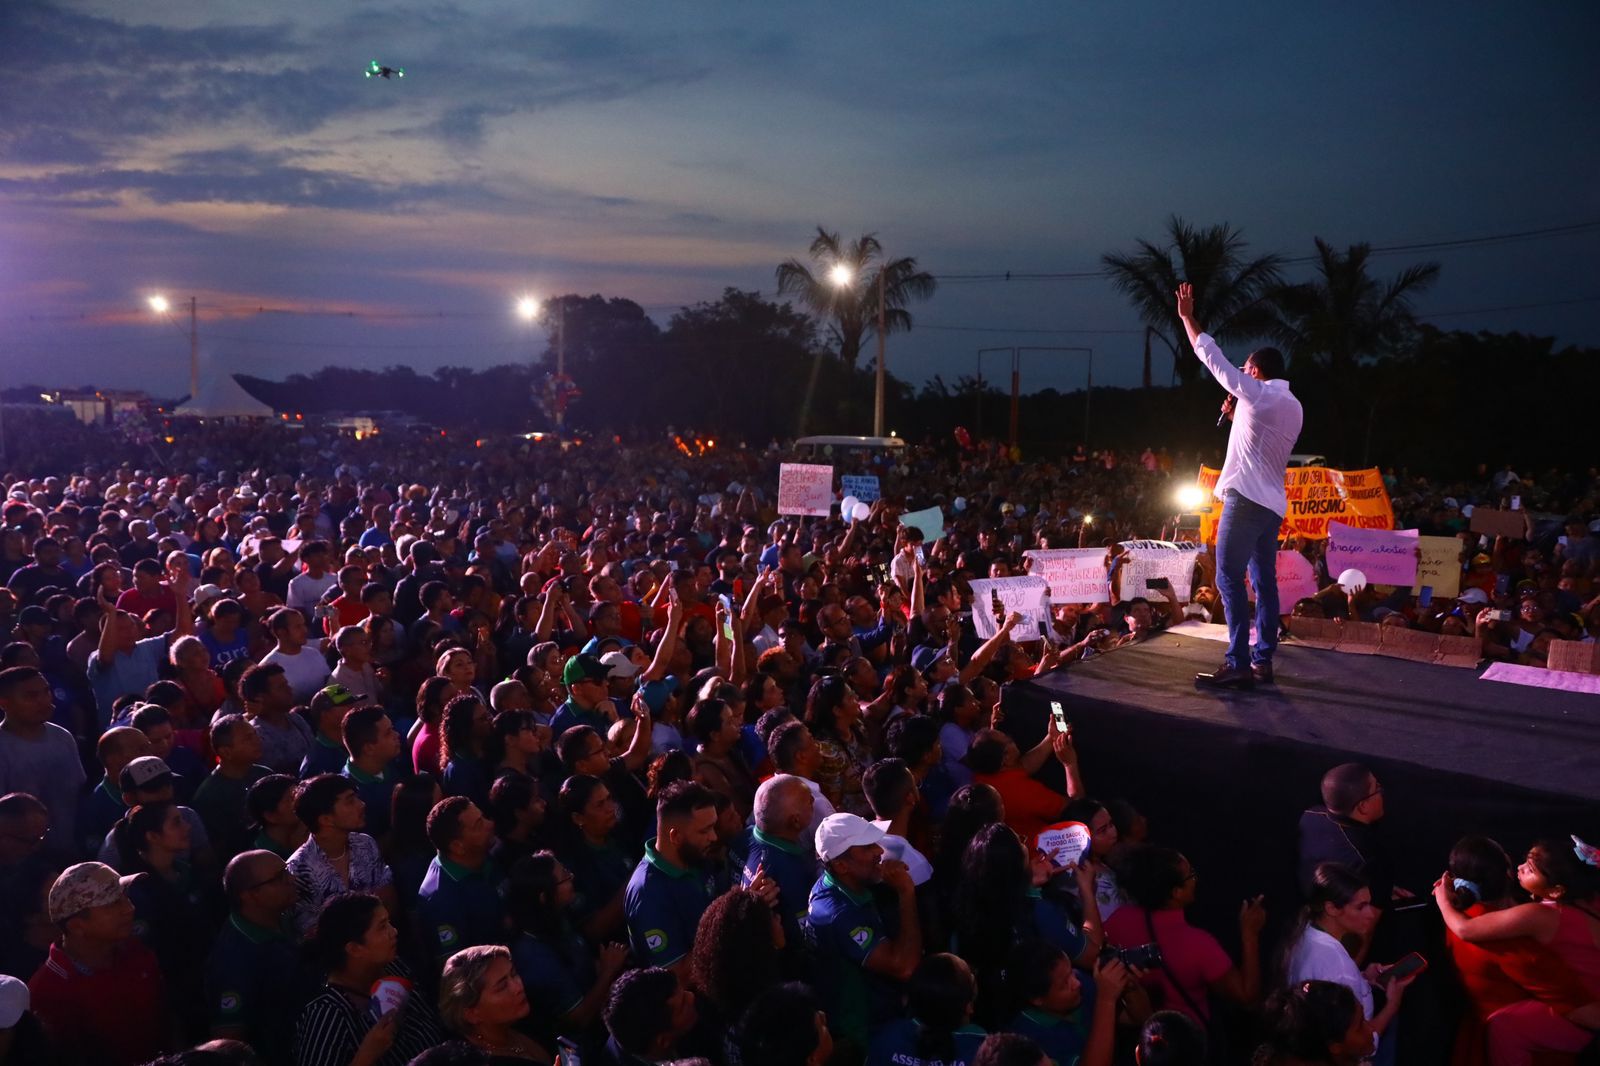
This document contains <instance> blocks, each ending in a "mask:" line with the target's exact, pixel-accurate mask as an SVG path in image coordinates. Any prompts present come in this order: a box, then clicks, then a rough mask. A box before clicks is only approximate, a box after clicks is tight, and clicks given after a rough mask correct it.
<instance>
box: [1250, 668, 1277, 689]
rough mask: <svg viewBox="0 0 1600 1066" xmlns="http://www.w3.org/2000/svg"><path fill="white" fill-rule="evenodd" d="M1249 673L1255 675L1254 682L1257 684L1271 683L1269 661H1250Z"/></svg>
mask: <svg viewBox="0 0 1600 1066" xmlns="http://www.w3.org/2000/svg"><path fill="white" fill-rule="evenodd" d="M1250 673H1251V674H1252V675H1254V676H1255V679H1256V684H1258V685H1270V684H1272V664H1271V663H1251V664H1250Z"/></svg>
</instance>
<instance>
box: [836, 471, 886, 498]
mask: <svg viewBox="0 0 1600 1066" xmlns="http://www.w3.org/2000/svg"><path fill="white" fill-rule="evenodd" d="M839 488H840V490H841V491H843V492H844V494H845V495H846V496H854V497H855V498H856V499H858V500H860V501H861V502H862V503H877V502H878V497H879V496H881V495H883V491H882V490H881V489H880V488H878V475H877V474H840V475H839Z"/></svg>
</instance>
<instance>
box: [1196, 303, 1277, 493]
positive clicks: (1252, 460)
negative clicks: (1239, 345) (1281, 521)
mask: <svg viewBox="0 0 1600 1066" xmlns="http://www.w3.org/2000/svg"><path fill="white" fill-rule="evenodd" d="M1194 352H1195V354H1196V355H1198V356H1199V357H1200V361H1201V362H1202V363H1204V364H1205V366H1206V369H1207V370H1209V371H1211V376H1212V377H1214V378H1216V379H1217V382H1218V383H1219V384H1220V385H1221V386H1222V387H1223V388H1225V389H1227V390H1228V391H1229V392H1231V393H1232V394H1233V395H1234V396H1235V397H1237V398H1238V400H1239V403H1238V406H1237V407H1236V408H1235V409H1234V412H1233V430H1232V432H1230V433H1229V434H1228V457H1227V459H1225V460H1224V461H1223V464H1222V476H1221V477H1219V478H1217V486H1216V488H1215V489H1214V490H1213V492H1214V493H1215V494H1216V497H1217V499H1219V500H1220V499H1221V498H1222V495H1223V493H1225V492H1227V491H1228V490H1229V489H1235V490H1237V491H1238V493H1239V494H1240V495H1241V496H1243V497H1244V498H1245V499H1247V500H1250V501H1252V502H1254V503H1259V504H1260V505H1261V506H1263V507H1265V508H1266V509H1267V510H1269V511H1271V512H1272V513H1273V514H1276V515H1283V514H1285V513H1286V512H1287V511H1288V510H1289V499H1288V496H1287V494H1286V493H1285V492H1284V488H1283V473H1284V471H1285V470H1286V469H1288V466H1289V453H1290V452H1292V451H1294V442H1295V441H1296V440H1298V439H1299V438H1300V424H1301V422H1302V420H1303V419H1304V413H1303V412H1302V411H1301V409H1300V401H1299V400H1297V399H1295V395H1294V393H1292V392H1290V391H1289V382H1288V380H1287V379H1285V378H1273V379H1272V380H1270V381H1257V380H1256V379H1255V378H1253V377H1251V376H1250V375H1249V374H1246V373H1245V372H1244V371H1242V370H1240V369H1239V368H1238V367H1236V366H1234V365H1233V364H1232V363H1230V362H1228V357H1227V356H1225V355H1223V354H1222V349H1221V348H1219V347H1217V342H1216V341H1214V340H1212V339H1211V334H1209V333H1202V334H1200V336H1199V337H1198V338H1197V339H1196V340H1195V344H1194Z"/></svg>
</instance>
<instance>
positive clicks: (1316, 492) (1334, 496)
mask: <svg viewBox="0 0 1600 1066" xmlns="http://www.w3.org/2000/svg"><path fill="white" fill-rule="evenodd" d="M1221 476H1222V471H1220V470H1214V469H1212V468H1211V467H1209V466H1202V467H1201V468H1200V477H1199V478H1198V480H1197V484H1198V485H1199V486H1200V491H1201V492H1203V493H1204V494H1205V498H1206V500H1207V501H1208V506H1207V507H1206V509H1205V510H1203V511H1201V512H1200V538H1201V540H1202V541H1203V542H1204V543H1206V544H1215V543H1216V540H1217V523H1218V522H1219V521H1221V519H1222V501H1221V500H1218V499H1214V498H1212V495H1211V492H1212V490H1213V489H1214V488H1216V485H1217V478H1219V477H1221ZM1283 488H1284V491H1285V492H1286V493H1287V494H1288V497H1289V513H1288V514H1287V515H1285V516H1284V518H1283V528H1282V529H1280V530H1279V531H1278V536H1279V537H1280V538H1288V537H1296V536H1298V537H1307V538H1309V539H1311V540H1327V539H1328V523H1329V522H1343V523H1344V524H1345V525H1347V526H1356V527H1359V528H1361V529H1393V528H1394V508H1393V506H1391V505H1390V503H1389V490H1388V489H1386V488H1384V487H1383V474H1382V473H1381V472H1380V471H1379V470H1378V468H1377V467H1372V468H1370V469H1367V470H1334V469H1333V468H1331V467H1326V466H1294V467H1290V468H1289V469H1288V470H1286V471H1284V474H1283Z"/></svg>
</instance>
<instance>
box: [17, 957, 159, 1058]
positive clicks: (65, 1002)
mask: <svg viewBox="0 0 1600 1066" xmlns="http://www.w3.org/2000/svg"><path fill="white" fill-rule="evenodd" d="M28 992H29V993H30V994H31V996H32V999H33V1013H34V1015H35V1016H36V1017H37V1018H38V1019H39V1023H40V1024H41V1025H43V1026H44V1029H45V1032H46V1033H47V1034H49V1036H50V1039H51V1041H52V1042H53V1043H54V1044H55V1045H56V1048H57V1049H58V1050H60V1051H61V1052H62V1053H63V1054H64V1055H65V1057H66V1058H67V1059H69V1060H71V1061H74V1062H79V1061H81V1062H93V1063H106V1064H107V1066H122V1064H126V1066H138V1064H139V1063H141V1062H148V1061H150V1060H151V1059H153V1058H155V1057H156V1056H158V1055H160V1054H161V1053H162V1052H163V1051H164V1050H166V1047H167V1037H168V1035H169V1033H170V1032H171V1027H170V1025H169V1018H168V1014H167V1002H166V999H167V993H166V985H165V983H164V982H163V981H162V978H161V966H160V964H159V963H158V962H157V961H156V957H155V954H154V953H153V952H152V951H151V950H150V949H149V948H147V947H145V946H144V944H143V943H141V942H140V941H139V940H138V939H136V938H132V937H130V938H129V939H127V940H125V941H123V943H122V944H121V945H120V946H119V947H118V948H117V953H116V959H115V961H114V962H113V964H112V965H111V967H110V968H109V969H105V970H86V969H84V968H83V967H82V966H79V965H78V963H76V962H74V961H73V959H72V956H70V955H68V954H67V953H66V951H65V950H63V949H62V947H61V945H60V944H51V945H50V957H49V958H48V959H46V960H45V962H44V965H43V966H40V967H39V969H38V971H37V972H36V973H35V974H34V975H33V979H32V980H31V981H29V982H28Z"/></svg>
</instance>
